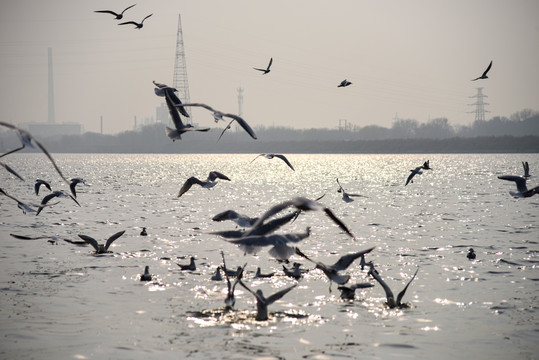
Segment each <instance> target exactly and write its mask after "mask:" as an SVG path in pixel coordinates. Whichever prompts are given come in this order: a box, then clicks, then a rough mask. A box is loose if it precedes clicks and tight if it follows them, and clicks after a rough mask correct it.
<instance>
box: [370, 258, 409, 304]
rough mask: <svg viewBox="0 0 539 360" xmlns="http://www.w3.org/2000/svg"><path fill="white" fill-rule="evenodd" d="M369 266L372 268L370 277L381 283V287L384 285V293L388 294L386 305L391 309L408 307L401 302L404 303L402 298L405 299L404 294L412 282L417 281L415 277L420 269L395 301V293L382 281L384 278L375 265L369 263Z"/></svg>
mask: <svg viewBox="0 0 539 360" xmlns="http://www.w3.org/2000/svg"><path fill="white" fill-rule="evenodd" d="M369 266H370V268H369V275H371V276H372V277H373V278H374V279H375V280H376V281H378V283H380V285H382V287H383V288H384V291H385V293H386V305H387V306H389V308H391V309H393V308H403V307H408V305H407V304H403V303H402V302H401V301H402V298H403V297H404V294H405V293H406V290H407V289H408V286H410V284H411V283H412V281H413V280H414V279H415V276H416V275H417V272H418V271H419V268H417V270H416V271H415V273H414V276H412V278H411V279H410V281H408V284H406V286H405V287H404V289H402V291H401V292H400V293H399V294H398V295H397V300H395V297H394V295H393V292H392V291H391V289H390V288H389V286H388V285H387V284H386V282H385V281H384V280H382V278H381V277H380V275H379V274H378V271H376V269H375V268H374V265H373V263H372V262H371V263H369Z"/></svg>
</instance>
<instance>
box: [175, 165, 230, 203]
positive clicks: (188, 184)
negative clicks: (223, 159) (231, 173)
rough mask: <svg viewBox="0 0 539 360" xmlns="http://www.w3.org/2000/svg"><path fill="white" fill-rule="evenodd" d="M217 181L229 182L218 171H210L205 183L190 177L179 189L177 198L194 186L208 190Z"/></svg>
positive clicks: (226, 177)
mask: <svg viewBox="0 0 539 360" xmlns="http://www.w3.org/2000/svg"><path fill="white" fill-rule="evenodd" d="M217 179H221V180H227V181H230V179H229V178H228V176H226V175H224V174H221V173H220V172H218V171H211V172H210V174H209V175H208V177H207V178H206V181H201V180H199V179H197V178H196V177H194V176H191V177H190V178H189V179H187V180H186V181H185V183H184V184H183V186H182V188H181V189H180V192H179V193H178V197H180V196H182V195H183V194H185V193H186V192H187V191H188V190H189V189H190V188H191V186H193V185H194V184H197V185H200V186H202V187H203V188H206V189H210V188H212V187H214V186H215V185H217V181H216V180H217Z"/></svg>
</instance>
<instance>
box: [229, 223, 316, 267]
mask: <svg viewBox="0 0 539 360" xmlns="http://www.w3.org/2000/svg"><path fill="white" fill-rule="evenodd" d="M310 234H311V233H310V229H309V228H307V230H306V231H305V232H304V233H296V234H282V235H281V234H273V235H268V236H247V237H242V238H239V239H232V240H226V241H227V242H229V243H232V244H235V245H238V246H239V248H240V249H241V250H243V251H244V252H245V253H246V254H255V255H256V253H257V252H258V250H260V249H261V248H262V247H264V246H272V248H271V249H270V250H269V254H270V255H271V256H273V257H274V258H276V259H277V260H288V258H289V257H290V256H292V255H293V254H294V248H293V247H290V246H288V243H297V242H300V241H301V240H303V239H305V238H307V237H309V235H310Z"/></svg>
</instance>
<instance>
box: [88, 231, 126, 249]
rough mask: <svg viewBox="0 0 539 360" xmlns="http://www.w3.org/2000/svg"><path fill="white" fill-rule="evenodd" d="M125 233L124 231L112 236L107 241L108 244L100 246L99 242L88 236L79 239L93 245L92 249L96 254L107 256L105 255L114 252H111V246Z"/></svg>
mask: <svg viewBox="0 0 539 360" xmlns="http://www.w3.org/2000/svg"><path fill="white" fill-rule="evenodd" d="M124 233H125V230H122V231H120V232H117V233H116V234H114V235H112V236H111V237H109V238H108V239H107V242H106V244H98V243H97V240H95V239H94V238H92V237H90V236H87V235H79V237H80V238H81V239H82V240H84V241H86V242H87V243H88V244H90V245H92V247H93V248H94V249H95V253H96V254H105V253H111V252H112V251H109V247H110V244H112V242H113V241H114V240H116V239H118V238H119V237H120V236H122V235H123V234H124Z"/></svg>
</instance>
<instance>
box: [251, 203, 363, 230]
mask: <svg viewBox="0 0 539 360" xmlns="http://www.w3.org/2000/svg"><path fill="white" fill-rule="evenodd" d="M291 206H293V207H295V208H296V209H298V210H303V211H310V210H322V211H324V212H325V213H326V215H327V216H329V218H330V219H331V220H333V222H335V223H336V224H337V225H338V226H339V227H340V228H341V229H342V230H343V231H344V232H346V233H347V234H348V235H350V237H354V235H353V234H352V233H351V232H350V230H348V228H347V227H346V225H345V224H344V223H343V222H342V221H341V220H340V219H339V218H338V217H337V216H335V214H334V213H333V211H331V209H329V208H327V207H325V206H323V205H322V204H320V203H318V202H316V201H313V200H309V199H307V198H304V197H296V198H293V199H292V200H288V201H285V202H282V203H280V204H277V205H275V206H273V207H272V208H270V209H269V210H268V211H266V212H265V213H264V214H263V215H262V216H260V217H259V218H258V221H257V222H256V223H255V224H254V225H253V228H252V229H253V230H254V229H257V228H258V227H260V226H261V225H262V224H263V223H264V221H265V220H266V219H267V218H269V217H271V216H273V215H275V214H278V213H279V212H281V211H283V210H284V209H286V208H288V207H291ZM253 230H251V231H253Z"/></svg>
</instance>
